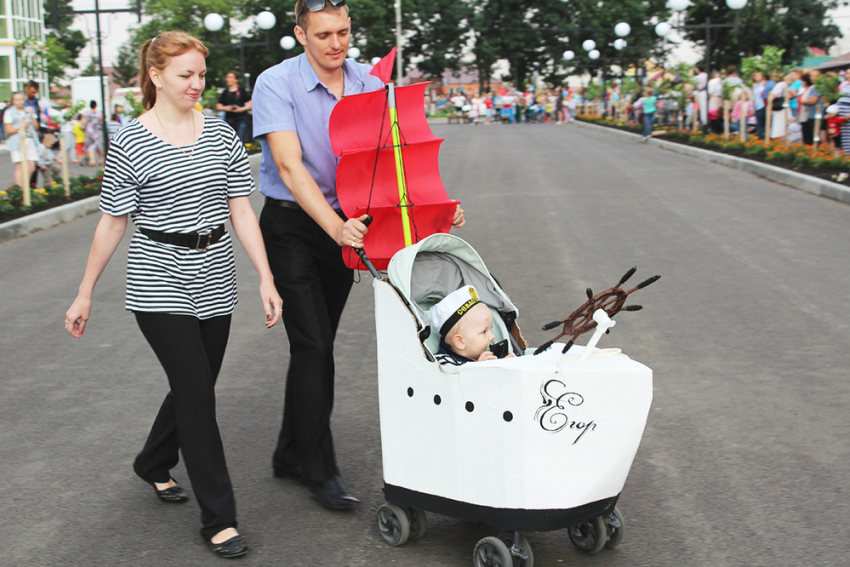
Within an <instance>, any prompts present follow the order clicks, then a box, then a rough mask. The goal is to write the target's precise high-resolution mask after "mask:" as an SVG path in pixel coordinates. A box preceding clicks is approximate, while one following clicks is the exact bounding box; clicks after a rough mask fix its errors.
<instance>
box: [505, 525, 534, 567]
mask: <svg viewBox="0 0 850 567" xmlns="http://www.w3.org/2000/svg"><path fill="white" fill-rule="evenodd" d="M499 539H500V540H502V541H503V542H504V543H505V545H507V546H508V551H511V556H512V558H513V561H514V562H513V567H534V552H533V551H531V544H530V543H528V540H527V539H525V537H524V536H522V535H520V539H519V547H520V549H519V550H516V551H515V550H514V549H513V545H514V534H513V532H502V533H501V534H499ZM517 551H518V552H519V553H517ZM520 555H527V557H525V558H523V557H521V556H520Z"/></svg>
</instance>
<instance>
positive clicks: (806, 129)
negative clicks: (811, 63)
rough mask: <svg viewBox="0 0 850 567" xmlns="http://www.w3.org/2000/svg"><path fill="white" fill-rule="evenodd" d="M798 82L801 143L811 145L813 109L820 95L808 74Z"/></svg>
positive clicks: (798, 116)
mask: <svg viewBox="0 0 850 567" xmlns="http://www.w3.org/2000/svg"><path fill="white" fill-rule="evenodd" d="M800 82H801V83H802V85H803V87H802V89H801V92H800V101H799V102H800V104H799V107H798V112H797V122H799V123H800V127H801V128H802V129H803V143H804V144H808V145H812V144H814V143H815V107H816V106H817V104H818V103H819V102H820V93H819V92H818V90H817V88H816V87H815V84H814V81H812V76H811V75H810V74H809V73H803V74H802V75H801V76H800Z"/></svg>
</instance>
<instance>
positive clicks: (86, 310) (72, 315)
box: [65, 295, 91, 339]
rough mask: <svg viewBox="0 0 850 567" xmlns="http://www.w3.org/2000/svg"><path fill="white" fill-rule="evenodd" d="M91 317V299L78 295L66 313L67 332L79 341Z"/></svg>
mask: <svg viewBox="0 0 850 567" xmlns="http://www.w3.org/2000/svg"><path fill="white" fill-rule="evenodd" d="M90 315H91V298H90V297H88V298H86V297H82V296H79V295H78V296H77V299H75V300H74V303H72V304H71V307H70V308H69V309H68V311H67V312H66V313H65V330H66V331H68V332H69V333H71V334H72V335H73V336H74V337H75V338H77V339H79V338H82V336H83V333H84V332H85V330H86V323H87V322H88V320H89V316H90Z"/></svg>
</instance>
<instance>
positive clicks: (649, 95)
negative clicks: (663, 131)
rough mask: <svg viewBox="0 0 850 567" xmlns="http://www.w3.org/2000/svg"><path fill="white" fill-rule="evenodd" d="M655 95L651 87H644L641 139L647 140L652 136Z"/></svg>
mask: <svg viewBox="0 0 850 567" xmlns="http://www.w3.org/2000/svg"><path fill="white" fill-rule="evenodd" d="M657 100H658V99H657V97H656V96H655V93H654V92H653V91H652V89H646V91H645V92H644V94H643V141H644V142H645V141H647V140H648V139H649V138H650V137H652V131H653V130H654V129H655V109H656V106H655V104H656V102H657Z"/></svg>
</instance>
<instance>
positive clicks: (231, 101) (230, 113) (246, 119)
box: [215, 71, 252, 144]
mask: <svg viewBox="0 0 850 567" xmlns="http://www.w3.org/2000/svg"><path fill="white" fill-rule="evenodd" d="M224 80H225V81H226V82H227V86H226V87H225V88H224V90H223V91H221V94H220V95H219V96H218V104H216V105H215V108H216V110H219V111H224V121H225V122H227V123H228V124H230V126H231V127H232V128H233V129H234V130H236V134H237V135H238V136H239V139H240V140H242V143H243V144H247V143H248V142H250V141H251V132H250V130H251V115H250V114H249V112H248V111H250V110H251V104H252V103H251V95H250V94H248V91H246V90H245V89H244V88H243V87H242V85H240V84H239V76H238V75H237V74H236V71H228V72H227V75H225V78H224Z"/></svg>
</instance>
